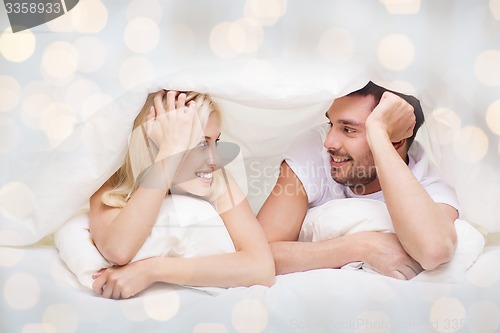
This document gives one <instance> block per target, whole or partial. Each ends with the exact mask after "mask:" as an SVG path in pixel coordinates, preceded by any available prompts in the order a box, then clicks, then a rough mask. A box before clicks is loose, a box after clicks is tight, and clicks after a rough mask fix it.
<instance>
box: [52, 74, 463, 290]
mask: <svg viewBox="0 0 500 333" xmlns="http://www.w3.org/2000/svg"><path fill="white" fill-rule="evenodd" d="M326 117H327V118H328V125H327V124H325V125H324V126H320V127H317V128H314V129H313V130H311V131H309V132H307V133H305V134H303V135H302V136H300V137H299V138H297V141H296V142H295V143H294V144H292V145H291V146H290V147H291V149H290V151H288V152H287V153H286V155H285V159H284V161H283V162H282V164H281V169H280V174H279V177H278V181H277V183H276V185H275V187H274V190H273V191H272V193H271V194H270V195H269V197H268V199H267V200H266V202H265V203H264V205H263V206H262V208H261V210H260V212H259V213H258V215H257V217H255V216H254V214H253V213H252V211H251V209H250V206H249V204H248V202H247V200H246V198H245V197H244V194H243V193H242V191H241V190H240V188H239V187H238V185H237V183H236V181H235V179H234V178H232V176H231V174H230V173H229V172H227V171H226V170H225V169H224V166H223V165H222V164H223V163H222V161H221V157H220V156H219V152H218V148H217V147H218V140H219V136H220V134H221V133H220V127H221V112H220V110H219V108H218V107H217V105H216V104H215V103H214V101H212V100H211V98H210V97H209V96H208V95H206V94H201V93H196V92H188V93H184V92H176V91H168V92H167V91H163V90H162V91H159V92H157V93H154V94H150V95H149V96H148V98H147V100H146V103H145V105H144V107H143V108H142V110H141V112H140V113H139V115H138V116H137V118H136V120H135V122H134V126H133V131H132V134H131V136H130V142H129V149H128V154H127V156H126V158H125V162H124V163H123V165H122V166H121V167H120V169H119V170H118V171H117V172H116V173H115V174H114V175H113V176H112V177H111V178H110V179H109V180H108V181H107V182H106V183H105V184H104V185H103V186H102V187H101V188H100V189H99V190H98V191H97V192H95V194H94V195H93V196H92V197H91V198H90V213H89V214H88V217H89V218H88V221H89V222H88V224H89V225H88V228H89V230H90V234H89V235H90V237H89V239H91V241H92V242H93V245H95V248H96V249H97V250H98V252H99V253H100V255H101V256H102V258H103V262H105V263H106V264H103V265H102V267H99V268H96V271H95V272H93V274H92V285H91V286H92V289H93V290H94V291H95V292H96V293H97V294H99V295H101V296H103V297H107V298H114V299H119V298H129V297H131V296H134V295H135V294H137V293H139V292H141V291H142V290H144V289H146V288H147V287H148V286H149V285H151V284H152V283H154V282H166V283H173V284H180V285H189V286H207V287H208V286H214V287H234V286H250V285H254V284H260V285H266V286H270V285H272V284H273V283H274V276H275V274H284V273H289V272H298V271H305V270H311V269H316V268H339V267H342V266H344V265H346V264H348V263H351V262H365V263H367V264H369V265H370V267H371V268H372V269H373V270H374V271H376V272H378V273H380V274H383V275H386V276H390V277H394V278H397V279H411V278H413V277H415V276H416V275H417V274H419V273H420V272H421V271H422V270H424V269H425V270H432V269H435V268H436V267H438V266H439V265H440V264H442V263H445V262H448V261H449V260H450V259H451V258H452V256H453V253H454V251H455V247H456V243H457V235H456V231H455V228H454V224H453V222H454V221H455V220H456V219H457V217H458V211H457V208H458V204H457V199H456V195H455V193H454V191H453V190H452V189H451V188H449V187H448V186H447V185H446V184H445V183H444V182H443V181H442V180H441V179H440V178H439V177H438V176H437V175H436V174H435V172H434V169H432V168H431V166H430V165H429V163H428V160H427V159H426V157H425V156H424V155H423V152H422V149H421V147H419V146H418V144H417V143H414V144H413V145H412V142H413V139H414V138H415V135H416V132H417V130H418V128H419V127H420V125H421V124H422V123H423V121H424V118H423V113H422V109H421V107H420V103H419V101H418V100H417V99H415V98H414V97H412V96H407V95H403V94H400V93H397V92H392V91H388V90H387V89H385V88H382V87H380V86H377V85H375V84H373V83H372V82H369V83H368V84H367V85H366V86H365V87H364V88H362V89H360V90H358V91H355V92H353V93H351V94H349V95H347V96H344V97H341V98H337V99H335V101H334V102H333V104H332V105H331V107H330V108H329V109H328V111H327V112H326ZM410 146H411V148H410ZM176 198H177V200H178V202H179V204H177V205H176ZM183 198H184V199H183ZM185 198H189V199H187V200H188V201H182V200H186V199H185ZM345 198H364V199H373V200H377V201H380V202H385V204H386V206H387V211H388V214H389V215H390V220H391V221H392V226H393V230H394V233H390V232H389V233H387V232H386V233H384V232H377V231H364V232H355V233H350V234H345V235H336V237H324V238H322V239H318V237H316V238H314V237H312V238H311V237H310V238H309V239H308V240H316V241H315V242H298V241H297V240H298V239H299V233H301V232H303V230H304V228H306V227H307V224H308V223H313V222H314V221H313V222H311V221H309V220H308V219H307V215H306V214H307V211H308V209H310V208H312V207H315V206H320V205H323V204H325V203H328V202H331V201H332V200H335V199H345ZM207 206H208V208H207ZM175 209H177V210H181V211H177V212H176V213H174V212H173V210H175ZM361 209H362V208H361ZM210 212H213V214H212V217H211V218H210V219H208V218H207V219H208V220H211V221H212V222H210V223H208V224H203V223H198V222H200V220H203V218H200V214H201V215H203V214H208V215H210ZM183 214H184V215H186V214H187V215H189V217H188V218H187V219H184V222H182V221H181V220H182V215H183ZM193 214H194V215H196V214H198V215H196V216H197V219H196V218H195V219H194V220H193V218H192V216H193ZM177 219H179V220H177ZM186 220H189V221H187V222H186ZM179 221H181V222H179ZM335 222H336V221H331V223H335ZM210 227H212V228H210ZM215 227H219V228H215ZM62 230H64V228H63V229H62ZM213 230H218V231H217V232H216V233H218V234H217V235H215V234H213ZM301 230H302V231H301ZM66 231H67V229H66ZM210 232H212V234H211V233H210ZM155 235H156V236H155ZM203 235H205V238H204V236H203ZM220 235H222V236H220ZM64 237H65V235H64V232H62V233H61V234H60V235H58V234H57V233H56V245H57V244H58V238H59V242H61V241H62V239H63V238H64ZM155 237H156V240H155V239H153V238H155ZM306 238H307V237H306ZM306 238H303V239H306ZM185 239H189V241H186V240H185ZM214 239H217V240H216V241H214ZM224 239H225V241H226V243H225V244H226V245H221V244H222V243H224ZM158 241H159V243H158ZM148 242H157V243H158V244H160V243H161V244H160V245H158V244H157V245H158V246H157V245H155V246H150V248H151V249H153V248H154V249H155V250H151V251H150V252H149V253H147V252H148V250H145V248H147V246H148ZM203 242H208V243H210V242H212V245H213V243H214V242H215V243H218V244H215V245H219V246H218V247H217V246H215V247H214V246H212V247H211V248H210V250H206V249H207V248H208V247H210V246H208V247H204V246H205V245H203ZM165 244H168V245H165ZM193 249H194V250H193ZM82 250H83V249H82ZM141 251H142V255H139V254H140V253H141ZM155 251H156V252H155ZM96 252H97V251H96ZM63 259H64V257H63ZM70 269H71V267H70Z"/></svg>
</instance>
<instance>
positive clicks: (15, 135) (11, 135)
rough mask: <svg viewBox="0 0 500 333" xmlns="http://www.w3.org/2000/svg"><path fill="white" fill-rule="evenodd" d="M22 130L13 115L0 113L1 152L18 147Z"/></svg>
mask: <svg viewBox="0 0 500 333" xmlns="http://www.w3.org/2000/svg"><path fill="white" fill-rule="evenodd" d="M20 138H21V130H20V129H19V126H18V125H17V123H16V122H15V121H14V119H12V118H11V117H5V116H1V115H0V153H8V152H10V151H11V150H13V149H14V148H16V147H17V145H18V143H19V139H20Z"/></svg>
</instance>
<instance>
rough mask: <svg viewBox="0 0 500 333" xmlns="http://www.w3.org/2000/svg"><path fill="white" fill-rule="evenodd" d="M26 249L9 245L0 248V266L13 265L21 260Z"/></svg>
mask: <svg viewBox="0 0 500 333" xmlns="http://www.w3.org/2000/svg"><path fill="white" fill-rule="evenodd" d="M25 252H26V250H24V249H16V248H10V247H1V248H0V267H13V266H15V265H17V264H18V263H20V262H21V260H23V258H24V255H25Z"/></svg>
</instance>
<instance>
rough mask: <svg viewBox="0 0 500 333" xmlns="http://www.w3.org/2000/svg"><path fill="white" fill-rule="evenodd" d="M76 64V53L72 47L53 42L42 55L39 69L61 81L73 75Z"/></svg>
mask: <svg viewBox="0 0 500 333" xmlns="http://www.w3.org/2000/svg"><path fill="white" fill-rule="evenodd" d="M61 59H64V61H61ZM78 63H79V55H78V51H77V50H76V48H75V47H74V46H73V45H71V44H70V43H67V42H54V43H52V44H50V45H49V46H48V47H47V48H46V49H45V52H44V53H43V56H42V63H41V65H42V67H41V69H42V70H43V71H44V72H45V73H46V74H48V75H49V76H50V77H52V78H54V79H56V80H63V79H67V78H70V77H71V76H73V75H74V74H75V72H76V69H77V68H78Z"/></svg>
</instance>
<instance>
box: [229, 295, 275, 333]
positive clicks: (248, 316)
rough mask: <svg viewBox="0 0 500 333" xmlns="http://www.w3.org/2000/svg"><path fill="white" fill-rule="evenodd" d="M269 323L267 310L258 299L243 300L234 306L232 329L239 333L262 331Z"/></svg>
mask: <svg viewBox="0 0 500 333" xmlns="http://www.w3.org/2000/svg"><path fill="white" fill-rule="evenodd" d="M268 321H269V310H268V309H267V308H266V307H265V306H264V304H262V302H261V301H260V300H259V299H251V298H250V299H243V300H241V301H240V302H239V303H238V304H236V305H235V307H234V309H233V313H232V315H231V322H232V323H233V326H234V328H235V329H236V330H237V331H238V332H240V333H250V332H252V333H258V332H262V331H264V329H265V328H266V327H267V325H268Z"/></svg>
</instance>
